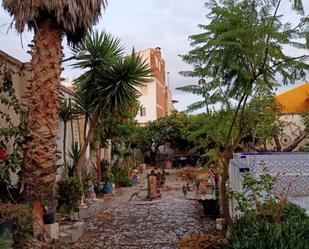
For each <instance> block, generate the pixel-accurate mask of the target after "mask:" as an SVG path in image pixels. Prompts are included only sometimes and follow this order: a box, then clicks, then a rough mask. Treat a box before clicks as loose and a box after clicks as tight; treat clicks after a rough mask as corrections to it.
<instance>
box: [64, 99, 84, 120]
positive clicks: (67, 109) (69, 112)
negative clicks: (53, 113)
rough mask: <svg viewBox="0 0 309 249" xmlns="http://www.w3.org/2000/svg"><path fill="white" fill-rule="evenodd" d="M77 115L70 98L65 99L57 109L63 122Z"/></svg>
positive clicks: (77, 111) (77, 112)
mask: <svg viewBox="0 0 309 249" xmlns="http://www.w3.org/2000/svg"><path fill="white" fill-rule="evenodd" d="M78 115H79V110H78V109H77V107H76V106H75V104H73V103H72V101H71V99H65V100H64V102H63V103H62V105H61V107H60V110H59V117H60V119H61V120H62V121H63V122H64V123H67V122H69V121H70V120H73V119H75V118H77V117H78Z"/></svg>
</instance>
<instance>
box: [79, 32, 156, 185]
mask: <svg viewBox="0 0 309 249" xmlns="http://www.w3.org/2000/svg"><path fill="white" fill-rule="evenodd" d="M82 50H87V51H89V53H90V54H91V58H90V59H85V60H82V61H80V62H78V63H76V64H75V65H74V66H75V67H77V68H80V69H84V70H85V73H83V74H82V75H81V76H80V77H78V78H77V79H76V80H75V81H74V86H75V88H76V91H77V93H78V95H79V96H82V99H84V100H86V101H85V102H86V103H87V109H88V111H89V113H91V115H90V117H89V121H90V124H89V130H88V133H87V136H86V138H85V141H84V144H83V145H82V148H81V156H80V158H79V161H78V163H77V177H78V179H79V180H80V181H82V175H81V172H82V166H83V164H84V161H85V154H86V150H87V147H88V145H89V142H90V140H91V137H92V135H93V132H94V130H95V128H96V127H98V126H99V123H100V121H101V120H103V119H104V115H105V114H106V113H107V114H109V115H113V114H115V115H116V114H117V115H119V114H121V113H122V112H123V110H127V108H126V107H128V106H131V105H132V104H133V103H135V102H136V100H137V98H138V97H139V92H138V90H137V87H138V86H140V85H142V84H143V83H145V82H147V81H148V76H149V74H150V69H149V66H148V65H147V64H146V62H145V61H142V59H141V58H140V57H139V56H138V55H136V54H135V51H134V50H133V51H132V54H131V55H129V56H124V53H123V47H122V46H121V45H120V40H119V39H118V38H114V37H112V36H111V35H109V34H107V33H98V32H95V33H93V34H90V35H88V36H87V37H86V38H85V39H84V40H83V41H82V42H81V43H80V44H79V45H78V46H77V47H76V48H73V52H75V53H77V52H79V51H82Z"/></svg>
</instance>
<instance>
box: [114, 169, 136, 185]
mask: <svg viewBox="0 0 309 249" xmlns="http://www.w3.org/2000/svg"><path fill="white" fill-rule="evenodd" d="M111 171H112V174H113V176H114V183H115V185H116V186H117V187H128V186H130V185H131V181H130V179H129V177H128V170H127V169H120V168H117V167H113V168H112V170H111Z"/></svg>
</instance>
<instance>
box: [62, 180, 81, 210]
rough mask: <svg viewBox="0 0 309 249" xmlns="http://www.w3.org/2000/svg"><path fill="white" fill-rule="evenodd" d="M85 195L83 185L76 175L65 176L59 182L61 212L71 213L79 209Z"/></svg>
mask: <svg viewBox="0 0 309 249" xmlns="http://www.w3.org/2000/svg"><path fill="white" fill-rule="evenodd" d="M82 195H83V186H82V185H81V184H80V183H79V181H78V180H77V179H76V178H75V177H65V178H64V179H63V180H61V181H60V182H59V183H58V195H57V197H58V207H59V210H60V212H62V213H64V214H69V213H70V212H72V211H75V210H77V209H78V206H79V201H80V200H81V197H82Z"/></svg>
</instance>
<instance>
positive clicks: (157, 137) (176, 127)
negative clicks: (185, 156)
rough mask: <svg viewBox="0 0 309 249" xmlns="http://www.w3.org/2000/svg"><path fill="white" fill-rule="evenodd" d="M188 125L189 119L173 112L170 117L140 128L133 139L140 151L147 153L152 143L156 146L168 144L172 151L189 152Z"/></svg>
mask: <svg viewBox="0 0 309 249" xmlns="http://www.w3.org/2000/svg"><path fill="white" fill-rule="evenodd" d="M188 124H189V117H188V116H187V115H186V114H184V113H181V112H177V111H175V110H174V111H173V112H172V113H171V114H170V115H168V116H166V117H162V118H160V119H158V120H155V121H151V122H149V123H147V124H146V125H145V126H144V127H140V129H139V131H138V133H137V134H136V135H137V136H136V138H135V139H136V142H137V143H138V146H139V147H140V149H141V150H142V151H149V150H150V147H151V144H152V143H153V141H155V143H156V144H157V145H158V146H159V145H160V144H161V143H163V142H169V143H170V144H171V147H172V148H173V149H177V150H189V149H190V143H189V142H188V140H187V138H186V137H187V133H186V131H187V126H188Z"/></svg>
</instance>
